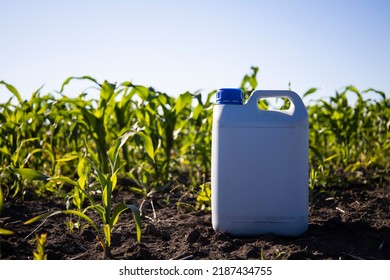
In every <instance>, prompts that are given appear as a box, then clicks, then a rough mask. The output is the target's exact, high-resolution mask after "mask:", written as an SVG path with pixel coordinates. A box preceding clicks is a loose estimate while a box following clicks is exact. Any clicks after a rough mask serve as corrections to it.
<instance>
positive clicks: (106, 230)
mask: <svg viewBox="0 0 390 280" xmlns="http://www.w3.org/2000/svg"><path fill="white" fill-rule="evenodd" d="M103 231H104V236H105V237H106V242H107V247H110V246H111V227H110V225H109V224H106V225H105V226H104V227H103Z"/></svg>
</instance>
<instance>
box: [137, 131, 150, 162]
mask: <svg viewBox="0 0 390 280" xmlns="http://www.w3.org/2000/svg"><path fill="white" fill-rule="evenodd" d="M137 135H139V136H140V137H141V138H142V140H143V142H144V148H145V150H146V152H147V153H148V155H149V157H150V158H151V159H152V160H154V147H153V142H152V139H151V138H150V137H149V136H147V135H146V134H145V133H143V132H141V131H140V132H138V133H137Z"/></svg>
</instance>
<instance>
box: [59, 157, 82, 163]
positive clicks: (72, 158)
mask: <svg viewBox="0 0 390 280" xmlns="http://www.w3.org/2000/svg"><path fill="white" fill-rule="evenodd" d="M76 158H79V156H67V157H64V158H60V159H57V162H66V161H71V160H74V159H76Z"/></svg>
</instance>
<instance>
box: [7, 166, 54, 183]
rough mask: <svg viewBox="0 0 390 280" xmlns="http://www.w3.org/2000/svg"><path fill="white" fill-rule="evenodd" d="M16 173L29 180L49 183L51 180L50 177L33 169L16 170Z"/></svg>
mask: <svg viewBox="0 0 390 280" xmlns="http://www.w3.org/2000/svg"><path fill="white" fill-rule="evenodd" d="M14 171H15V173H17V174H19V175H20V176H22V177H23V178H25V179H29V180H39V181H48V180H49V179H50V177H49V176H46V175H45V174H43V173H41V172H39V171H37V170H35V169H31V168H15V169H14Z"/></svg>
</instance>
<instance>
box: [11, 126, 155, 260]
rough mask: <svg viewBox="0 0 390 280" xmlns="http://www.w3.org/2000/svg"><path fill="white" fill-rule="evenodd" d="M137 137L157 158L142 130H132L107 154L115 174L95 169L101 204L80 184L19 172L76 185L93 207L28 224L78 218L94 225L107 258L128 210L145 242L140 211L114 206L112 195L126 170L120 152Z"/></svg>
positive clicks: (24, 170) (134, 207)
mask: <svg viewBox="0 0 390 280" xmlns="http://www.w3.org/2000/svg"><path fill="white" fill-rule="evenodd" d="M135 135H140V136H141V138H142V139H144V147H145V149H146V150H147V152H148V154H149V156H150V157H151V158H154V150H153V145H152V144H151V140H150V139H149V138H148V137H147V136H146V135H145V134H144V133H143V132H142V131H130V132H127V133H125V134H124V135H123V136H121V137H120V138H119V139H117V140H116V141H115V142H114V143H113V145H112V146H111V148H110V149H109V150H108V151H107V155H108V158H109V161H110V167H111V172H110V173H104V172H103V171H101V170H99V169H98V168H94V169H95V176H96V179H97V180H98V182H99V183H100V187H101V192H100V193H101V197H100V198H101V203H98V202H96V201H95V200H94V198H93V196H92V195H91V194H90V193H89V192H88V190H87V189H83V188H82V187H81V186H80V183H79V182H76V181H74V180H72V179H70V178H68V177H48V176H46V175H44V174H42V173H40V172H38V171H36V170H31V169H19V170H17V172H18V173H19V174H20V175H22V176H23V177H25V178H27V179H32V180H45V181H48V180H52V181H56V182H65V183H68V184H71V185H73V186H74V187H75V188H77V189H79V190H80V192H82V193H83V194H84V195H85V197H86V198H87V199H88V200H89V202H90V205H89V206H88V207H86V208H85V209H84V210H83V211H81V210H79V209H78V210H62V211H54V212H49V213H45V214H42V215H39V216H37V217H34V218H32V219H30V220H28V221H27V222H25V224H31V223H34V222H37V221H39V220H41V219H45V218H48V217H51V216H53V215H57V214H67V215H69V214H70V215H76V216H78V217H80V218H81V219H83V220H84V221H86V222H87V223H88V224H90V225H91V226H92V227H93V228H94V230H95V231H96V233H97V239H98V240H99V242H100V244H101V245H102V247H103V251H104V256H105V257H109V256H110V249H111V233H112V230H113V229H114V226H115V225H116V223H117V222H118V219H119V216H120V214H121V213H123V212H124V211H126V210H131V211H132V213H133V217H134V220H135V224H136V239H137V241H138V242H140V240H141V217H140V213H139V209H138V208H137V207H136V206H134V205H129V204H125V203H123V202H121V203H118V204H117V205H115V206H114V205H113V201H112V195H113V192H114V190H115V188H116V185H117V173H118V171H119V170H120V169H121V168H122V167H123V164H122V163H121V162H120V160H119V152H120V149H121V148H122V147H123V145H124V144H125V143H126V141H127V140H128V139H129V138H130V137H134V136H135ZM88 210H93V211H95V212H97V213H98V214H99V216H100V218H101V220H100V222H101V223H100V224H96V223H95V222H94V221H93V220H92V219H91V218H90V217H89V216H88V215H87V211H88Z"/></svg>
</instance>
